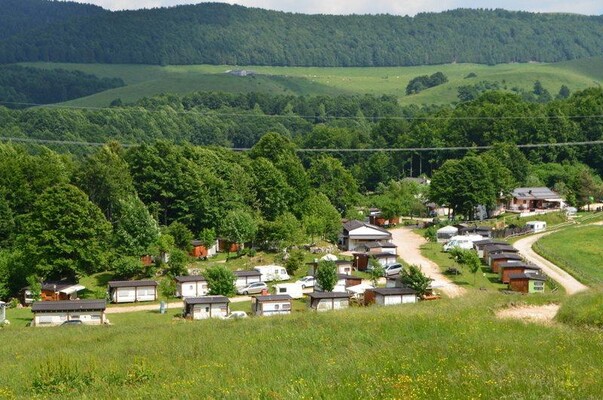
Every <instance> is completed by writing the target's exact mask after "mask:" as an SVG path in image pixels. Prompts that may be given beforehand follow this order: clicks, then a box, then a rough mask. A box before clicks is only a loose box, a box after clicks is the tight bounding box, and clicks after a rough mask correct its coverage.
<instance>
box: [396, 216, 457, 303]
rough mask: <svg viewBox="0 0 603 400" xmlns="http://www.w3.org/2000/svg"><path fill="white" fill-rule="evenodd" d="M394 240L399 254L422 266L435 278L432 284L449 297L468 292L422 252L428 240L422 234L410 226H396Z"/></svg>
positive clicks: (408, 262) (407, 260)
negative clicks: (422, 247) (452, 280)
mask: <svg viewBox="0 0 603 400" xmlns="http://www.w3.org/2000/svg"><path fill="white" fill-rule="evenodd" d="M391 233H392V242H393V243H394V244H395V245H397V246H398V255H399V256H400V257H401V258H402V259H403V260H404V262H406V263H407V264H415V265H419V266H421V268H422V270H423V272H424V273H425V275H427V276H428V277H430V278H431V279H433V283H432V285H433V286H434V287H435V288H437V289H439V290H441V291H442V292H444V294H446V296H448V297H459V296H462V295H464V294H466V293H467V290H466V289H464V288H462V287H460V286H458V285H455V284H454V283H452V282H451V281H450V279H448V278H447V277H446V276H444V274H442V272H440V268H439V267H438V266H437V264H436V263H434V262H433V261H431V260H430V259H428V258H426V257H424V256H423V255H422V254H421V250H420V248H421V246H422V245H423V244H425V243H427V241H426V240H425V238H423V237H422V236H420V235H418V234H416V233H414V232H413V231H412V230H411V229H409V228H396V229H392V230H391Z"/></svg>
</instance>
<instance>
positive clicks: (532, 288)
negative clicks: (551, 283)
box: [509, 274, 546, 293]
mask: <svg viewBox="0 0 603 400" xmlns="http://www.w3.org/2000/svg"><path fill="white" fill-rule="evenodd" d="M545 281H546V277H545V276H544V275H540V274H513V275H511V276H510V277H509V289H511V290H513V291H514V292H521V293H544V282H545Z"/></svg>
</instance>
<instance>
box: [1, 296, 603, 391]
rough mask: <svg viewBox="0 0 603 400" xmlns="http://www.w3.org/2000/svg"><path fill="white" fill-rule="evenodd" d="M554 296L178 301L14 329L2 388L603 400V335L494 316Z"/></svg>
mask: <svg viewBox="0 0 603 400" xmlns="http://www.w3.org/2000/svg"><path fill="white" fill-rule="evenodd" d="M551 300H552V297H550V296H549V295H544V296H530V297H528V296H521V295H509V296H501V295H498V294H494V293H492V292H490V293H487V292H486V293H484V292H481V293H480V292H473V293H471V294H470V295H467V296H465V297H463V298H460V299H454V300H440V301H431V302H422V303H419V304H415V305H402V306H392V307H371V308H353V309H349V310H345V311H339V312H327V313H318V314H317V313H308V312H305V313H296V314H294V315H291V316H284V317H270V318H248V319H245V320H235V321H219V320H212V321H185V320H181V319H177V318H174V317H175V315H176V314H177V312H178V310H170V311H169V313H168V314H167V315H161V314H158V313H156V312H138V313H126V314H119V315H118V314H115V315H112V316H111V321H112V322H113V323H114V325H112V326H106V327H70V328H65V327H57V328H24V327H18V326H16V325H11V326H9V327H7V328H4V329H3V330H2V331H0V334H1V335H2V336H3V345H2V346H1V347H0V359H2V360H3V362H2V363H0V376H2V377H3V380H2V382H0V397H2V398H48V396H51V395H55V396H59V397H66V396H70V397H75V398H80V397H85V398H95V399H105V398H106V399H108V398H141V397H148V396H152V397H153V398H161V399H163V398H176V397H177V398H181V399H193V398H221V399H239V398H248V399H266V398H273V399H299V398H328V399H350V398H408V399H418V398H451V399H452V398H479V397H488V398H494V397H496V398H526V399H528V398H529V399H537V398H581V399H595V398H598V396H599V394H600V393H601V392H603V381H601V379H599V377H600V368H599V364H600V362H599V361H600V360H601V358H602V357H603V331H592V330H587V329H582V328H574V327H568V326H564V325H561V324H553V325H551V326H541V325H536V324H526V323H522V322H520V321H513V320H499V319H497V318H496V317H495V316H494V311H495V310H497V309H500V308H501V307H505V306H507V305H511V304H518V303H521V302H529V303H536V304H547V303H548V302H550V301H551ZM12 313H13V310H9V315H8V317H9V318H11V317H12V316H11V314H12Z"/></svg>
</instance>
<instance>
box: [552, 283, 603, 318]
mask: <svg viewBox="0 0 603 400" xmlns="http://www.w3.org/2000/svg"><path fill="white" fill-rule="evenodd" d="M556 318H557V320H558V321H560V322H564V323H566V324H571V325H576V326H594V327H598V328H603V286H598V287H596V288H594V289H592V290H588V291H586V292H582V293H578V294H576V295H574V296H572V297H569V298H568V299H567V300H565V301H564V302H563V303H562V304H561V308H560V309H559V311H558V312H557V316H556Z"/></svg>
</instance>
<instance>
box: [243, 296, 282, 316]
mask: <svg viewBox="0 0 603 400" xmlns="http://www.w3.org/2000/svg"><path fill="white" fill-rule="evenodd" d="M251 313H252V314H253V315H263V316H271V315H283V314H291V296H289V295H288V294H273V295H269V296H254V297H252V298H251Z"/></svg>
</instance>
